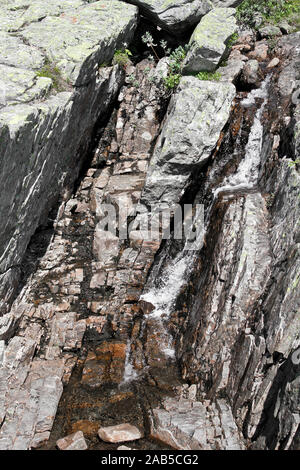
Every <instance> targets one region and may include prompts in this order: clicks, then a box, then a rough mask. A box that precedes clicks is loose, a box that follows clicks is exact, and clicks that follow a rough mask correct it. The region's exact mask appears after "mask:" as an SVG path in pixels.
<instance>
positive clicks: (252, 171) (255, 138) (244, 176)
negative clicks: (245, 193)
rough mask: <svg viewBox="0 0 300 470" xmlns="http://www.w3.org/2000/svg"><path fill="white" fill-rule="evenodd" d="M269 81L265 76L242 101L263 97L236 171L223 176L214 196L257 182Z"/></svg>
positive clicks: (253, 185) (249, 101)
mask: <svg viewBox="0 0 300 470" xmlns="http://www.w3.org/2000/svg"><path fill="white" fill-rule="evenodd" d="M269 81H270V76H269V77H267V78H266V80H265V81H264V82H263V84H262V86H261V88H260V89H258V90H253V91H252V92H251V93H249V95H248V97H247V98H245V99H244V100H243V101H242V104H243V105H244V106H249V105H252V104H254V103H255V98H258V97H259V98H264V101H263V103H262V105H261V106H260V108H259V109H258V110H257V112H256V114H255V117H254V121H253V124H252V128H251V132H250V134H249V139H248V143H247V145H246V148H245V156H244V158H243V160H242V161H241V163H240V164H239V167H238V170H237V172H236V173H235V174H234V175H230V176H229V177H227V178H225V179H224V182H223V183H224V185H223V186H221V187H220V188H217V189H216V190H215V191H214V196H215V197H217V196H218V194H219V193H221V192H222V193H233V192H238V191H240V190H251V189H254V188H255V186H256V184H257V181H258V174H259V166H260V161H261V149H262V140H263V125H262V123H261V116H262V113H263V110H264V107H265V104H266V98H267V96H268V84H269Z"/></svg>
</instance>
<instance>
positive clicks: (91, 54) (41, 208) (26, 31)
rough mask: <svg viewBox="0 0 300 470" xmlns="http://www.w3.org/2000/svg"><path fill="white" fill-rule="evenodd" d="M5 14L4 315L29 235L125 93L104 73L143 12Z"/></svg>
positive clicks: (104, 6)
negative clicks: (113, 104)
mask: <svg viewBox="0 0 300 470" xmlns="http://www.w3.org/2000/svg"><path fill="white" fill-rule="evenodd" d="M18 6H19V7H22V8H17V7H18ZM0 15H1V21H0V24H1V26H0V30H1V37H2V41H1V44H2V45H1V57H3V60H2V59H1V61H2V62H1V67H0V68H1V72H2V73H1V77H4V78H1V81H0V88H1V93H0V97H1V98H0V108H1V109H0V135H1V143H0V160H1V161H0V163H1V172H0V183H1V188H2V194H3V197H2V198H1V202H0V214H1V225H2V228H3V230H2V231H1V235H0V253H1V255H0V286H1V287H0V292H1V294H2V295H1V297H2V301H1V305H2V311H3V310H4V311H5V309H6V307H5V305H6V303H7V302H8V301H9V298H10V297H11V295H12V293H13V290H14V287H15V283H16V282H17V279H18V269H19V265H20V261H21V259H22V257H23V255H24V251H25V249H26V247H27V244H28V242H29V240H30V237H31V235H32V234H33V233H34V231H35V229H36V227H37V226H38V224H39V223H40V222H41V219H42V217H44V216H45V215H47V212H48V210H49V208H50V207H51V206H52V205H53V202H54V201H55V200H57V198H58V195H59V194H60V193H61V192H62V190H63V188H64V187H70V185H72V183H73V181H74V180H75V179H76V176H77V174H78V171H79V168H80V161H81V158H82V155H83V154H84V151H85V150H86V149H87V148H88V145H89V139H90V136H91V133H92V131H93V128H94V125H95V123H96V121H97V120H98V119H99V118H100V117H101V116H104V114H105V112H106V111H107V109H108V106H109V104H110V103H111V101H112V100H113V99H114V98H115V96H116V93H117V91H118V89H119V87H120V84H121V82H122V72H121V71H120V70H119V69H118V68H117V67H115V68H111V69H106V70H104V69H100V68H99V67H100V65H101V64H102V63H103V62H106V61H109V60H110V59H111V58H112V56H113V53H114V50H115V49H117V48H118V47H120V46H121V44H122V42H124V41H127V42H129V41H130V40H131V38H132V36H133V33H134V30H135V26H136V20H137V9H136V7H134V6H129V5H125V4H124V3H122V2H118V1H112V2H111V1H104V2H102V3H101V2H96V3H91V4H88V5H87V4H86V3H85V2H83V1H78V0H75V1H67V2H64V1H58V0H56V1H55V2H51V5H50V4H49V5H47V7H46V8H45V3H44V2H40V1H34V2H26V1H23V2H22V5H19V3H18V5H14V4H12V3H11V2H7V4H5V5H1V13H0ZM62 44H63V46H62ZM41 49H42V50H43V52H40V51H41ZM24 64H25V65H24ZM52 91H53V92H54V94H51V92H52ZM57 91H61V92H59V93H57ZM49 93H50V94H49ZM55 93H56V94H55ZM99 103H100V105H99ZM32 207H35V210H34V211H33V210H32Z"/></svg>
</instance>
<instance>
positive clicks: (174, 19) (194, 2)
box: [126, 0, 213, 34]
mask: <svg viewBox="0 0 300 470" xmlns="http://www.w3.org/2000/svg"><path fill="white" fill-rule="evenodd" d="M126 1H127V2H128V3H133V4H134V5H137V6H138V7H139V8H140V10H141V12H142V13H144V14H145V15H146V16H149V17H150V18H151V19H152V21H154V22H155V23H156V24H157V25H159V26H161V27H162V28H163V29H165V30H168V31H169V32H170V33H173V34H177V33H182V32H184V31H186V30H188V29H189V28H190V27H191V26H193V25H194V24H196V23H198V21H199V20H200V19H201V18H202V16H203V15H205V14H206V13H208V12H209V11H210V10H211V9H212V8H213V4H212V2H211V1H210V0H126Z"/></svg>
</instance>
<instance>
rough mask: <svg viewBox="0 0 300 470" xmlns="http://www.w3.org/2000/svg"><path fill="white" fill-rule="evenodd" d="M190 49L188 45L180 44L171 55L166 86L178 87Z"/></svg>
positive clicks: (169, 87) (170, 88) (170, 87)
mask: <svg viewBox="0 0 300 470" xmlns="http://www.w3.org/2000/svg"><path fill="white" fill-rule="evenodd" d="M187 51H188V45H185V46H179V47H177V49H175V50H174V51H173V52H172V53H171V54H170V57H169V70H168V75H167V77H166V78H165V79H164V83H165V86H166V88H168V89H169V90H172V89H174V88H176V87H177V85H178V83H179V82H180V78H181V75H182V64H183V61H184V59H185V57H186V54H187Z"/></svg>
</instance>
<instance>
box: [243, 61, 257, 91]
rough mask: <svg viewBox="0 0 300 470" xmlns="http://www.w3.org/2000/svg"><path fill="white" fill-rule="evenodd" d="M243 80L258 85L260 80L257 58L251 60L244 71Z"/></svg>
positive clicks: (248, 83)
mask: <svg viewBox="0 0 300 470" xmlns="http://www.w3.org/2000/svg"><path fill="white" fill-rule="evenodd" d="M241 79H242V81H243V83H244V84H246V85H250V86H257V85H258V82H259V63H258V62H257V60H255V59H251V60H249V61H248V62H247V63H246V64H245V65H244V68H243V71H242V77H241Z"/></svg>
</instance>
